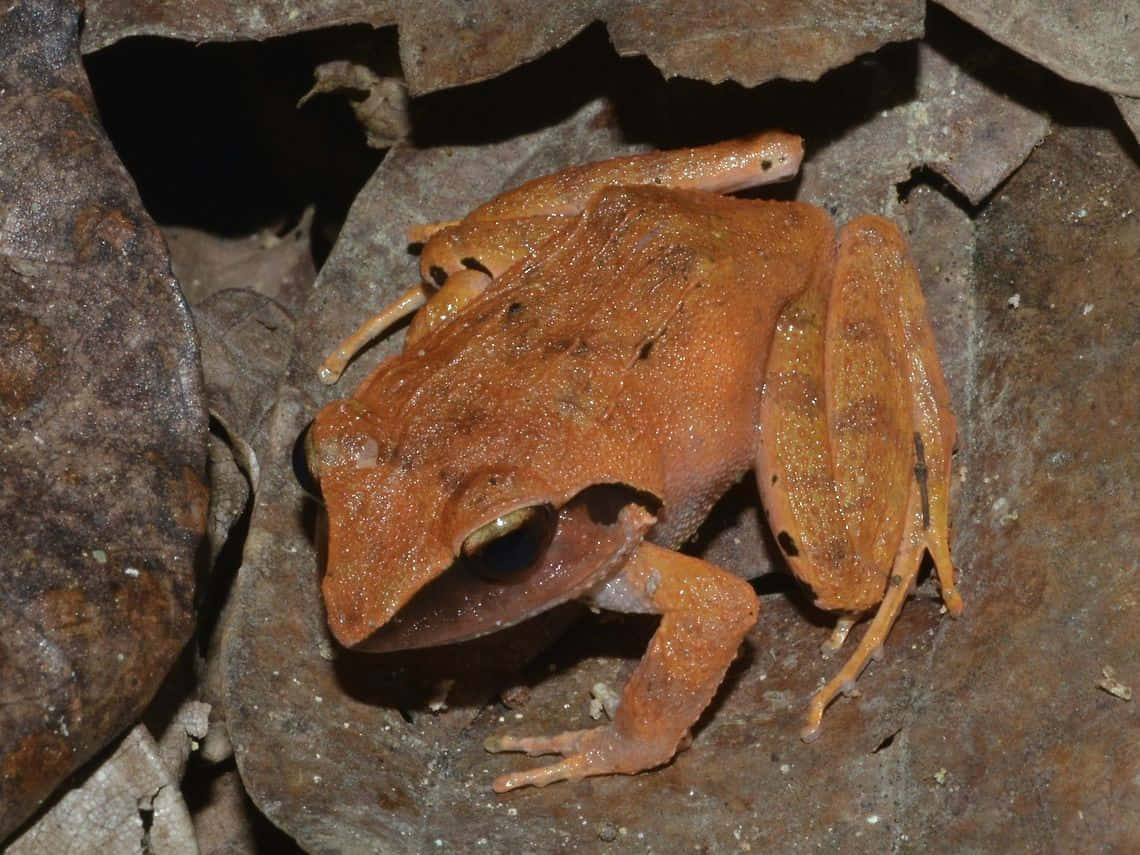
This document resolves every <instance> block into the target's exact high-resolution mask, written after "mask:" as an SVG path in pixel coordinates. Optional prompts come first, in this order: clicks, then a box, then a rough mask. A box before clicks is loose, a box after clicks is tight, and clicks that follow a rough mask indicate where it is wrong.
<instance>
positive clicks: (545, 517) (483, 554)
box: [462, 505, 556, 582]
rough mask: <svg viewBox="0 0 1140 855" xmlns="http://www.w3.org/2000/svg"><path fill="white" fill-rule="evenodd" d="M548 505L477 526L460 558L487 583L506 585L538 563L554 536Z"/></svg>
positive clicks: (520, 509)
mask: <svg viewBox="0 0 1140 855" xmlns="http://www.w3.org/2000/svg"><path fill="white" fill-rule="evenodd" d="M555 521H556V515H555V513H554V509H553V508H551V507H550V506H549V505H531V506H530V507H526V508H519V509H517V510H514V511H511V512H510V513H507V514H503V516H501V517H498V518H497V519H494V520H492V521H491V522H489V523H487V524H486V525H483V526H480V527H479V528H477V529H475V531H473V532H471V534H469V535H467V537H466V539H465V540H464V541H463V547H462V555H463V558H464V559H466V560H467V561H468V563H469V564H470V565H472V566H473V568H474V569H475V571H476V572H477V573H478V574H479V575H480V576H482V577H483V578H485V579H487V580H488V581H499V582H502V581H509V580H510V578H511V577H512V576H514V575H516V574H518V573H520V572H521V571H523V570H526V569H527V568H529V567H531V566H532V565H533V564H534V563H535V561H537V560H538V559H539V557H540V556H541V555H542V553H543V552H544V551H545V550H546V547H547V546H548V545H549V544H550V540H551V538H552V537H553V536H554V524H555Z"/></svg>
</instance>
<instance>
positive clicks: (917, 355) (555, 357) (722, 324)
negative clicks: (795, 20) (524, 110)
mask: <svg viewBox="0 0 1140 855" xmlns="http://www.w3.org/2000/svg"><path fill="white" fill-rule="evenodd" d="M802 158H803V142H802V140H801V139H800V138H799V137H798V136H796V135H794V134H790V133H787V132H783V131H767V132H763V133H760V134H756V135H753V136H751V137H746V138H741V139H735V140H728V141H723V142H719V143H714V144H711V145H706V146H697V147H692V148H684V149H672V150H664V151H655V152H648V153H644V154H638V155H629V156H625V157H620V158H615V159H611V160H606V161H600V162H596V163H590V164H584V165H578V166H573V167H569V168H567V169H564V170H562V171H560V172H557V173H554V174H552V175H548V176H544V177H541V178H537V179H534V180H532V181H530V182H527V183H525V184H522V185H521V186H519V187H517V188H515V189H513V190H509V191H507V192H505V193H503V194H501V195H499V196H496V197H495V198H493V199H492V200H490V201H488V202H486V203H484V204H483V205H481V206H479V207H477V208H476V209H475V210H473V211H472V212H470V213H469V214H467V215H466V216H465V217H463V218H461V219H459V220H453V221H447V222H439V223H431V224H427V225H421V226H413V227H412V228H411V229H409V230H408V239H409V241H411V242H413V243H419V244H421V245H422V251H421V254H420V261H419V267H420V271H419V272H420V276H419V280H420V281H418V282H417V283H416V284H415V285H414V286H413V287H412V288H410V289H409V290H407V291H405V292H404V293H403V294H401V295H400V296H399V297H398V298H397V299H396V300H395V301H393V302H392V303H391V304H390V305H388V306H386V307H384V308H383V309H381V310H380V311H379V312H377V313H376V314H375V315H373V316H372V317H370V318H369V319H367V320H366V321H365V322H364V323H363V324H362V325H361V326H360V328H359V329H358V330H357V331H356V332H355V333H353V334H352V335H350V336H349V337H348V338H346V339H345V340H344V342H343V343H342V344H341V345H340V346H339V347H338V348H337V349H336V350H334V351H333V352H332V353H331V354H329V356H328V358H327V359H326V360H325V362H324V363H323V364H322V365H321V367H320V372H319V373H320V376H321V379H322V380H324V381H325V382H326V383H335V382H336V381H337V379H338V378H339V376H340V375H341V373H342V372H343V371H344V369H345V366H346V365H347V364H348V362H349V360H351V359H352V358H354V357H355V355H356V354H357V353H358V352H360V351H361V350H362V349H364V348H365V347H366V346H367V344H368V342H369V341H370V340H372V339H373V338H375V337H377V336H378V335H380V334H382V333H383V332H384V331H385V330H386V329H388V328H389V327H390V326H391V325H393V324H394V323H395V322H396V321H398V320H400V319H403V318H407V317H409V316H411V320H410V323H409V324H408V326H407V329H406V337H405V343H404V347H403V350H402V351H401V352H399V353H396V354H394V355H392V356H390V357H389V358H388V359H386V360H384V361H382V362H380V364H378V365H377V366H376V367H375V368H374V369H373V370H372V371H371V373H369V374H368V375H367V377H366V378H365V379H364V380H363V382H361V383H360V385H359V386H358V387H357V388H356V389H355V391H353V392H352V393H351V394H350V395H349V396H348V397H345V398H341V399H338V400H335V401H332V402H331V403H328V404H326V405H325V406H324V407H323V408H321V409H320V410H319V412H318V413H317V415H316V416H315V418H314V420H313V422H312V423H311V425H310V428H309V431H308V434H307V438H306V443H305V446H306V452H307V457H308V463H309V468H310V470H311V472H312V474H313V476H314V477H315V478H316V480H317V482H318V483H319V488H320V491H321V493H322V496H323V502H324V508H325V513H326V515H327V526H326V530H327V536H326V542H325V555H326V557H325V568H324V576H323V579H322V583H321V586H322V592H323V598H324V603H325V608H326V612H327V619H328V626H329V629H330V631H331V633H332V635H333V636H334V637H335V639H336V640H337V641H338V642H339V643H340V644H341V645H343V646H344V647H346V648H352V649H356V650H365V651H374V652H378V653H383V652H390V651H397V650H407V649H414V648H422V647H434V646H438V645H448V644H456V643H460V642H463V641H466V640H469V639H473V638H476V637H479V636H482V635H486V634H489V633H492V632H496V631H499V630H501V629H504V628H506V627H509V626H513V625H515V624H518V623H520V622H522V621H525V620H528V619H530V618H533V617H535V616H537V615H539V614H541V613H543V612H545V611H547V610H550V609H552V608H554V607H556V606H559V605H562V604H564V603H568V602H570V601H582V602H585V603H587V604H588V605H589V606H590V607H592V608H595V609H602V610H610V611H616V612H623V613H643V614H653V615H657V616H659V623H658V625H657V628H656V630H655V632H654V634H653V636H652V638H651V639H650V641H649V643H648V647H647V649H646V652H645V654H644V656H643V658H642V659H641V660H640V661H639V663H638V664H637V665H636V667H635V668H634V670H633V672H632V674H631V676H630V678H629V680H628V683H627V684H626V685H625V687H624V689H623V691H622V693H621V697H620V703H619V704H618V707H617V710H616V712H615V713H614V715H613V718H612V719H611V720H610V721H608V722H607V723H605V724H603V725H599V726H596V727H591V728H587V729H584V730H568V731H566V732H563V733H559V734H556V735H552V736H536V735H522V736H520V735H513V734H503V735H499V736H495V737H492V738H490V739H488V740H487V742H486V743H485V748H486V749H487V750H488V751H491V752H522V753H526V754H527V755H531V756H543V755H556V759H555V760H554V761H553V762H548V763H547V764H546V765H541V766H537V767H534V768H528V769H519V770H516V771H511V772H507V773H506V774H503V775H501V776H499V777H498V778H496V779H495V781H494V782H493V788H494V789H495V790H496V791H497V792H501V793H502V792H507V791H510V790H514V789H516V788H520V787H525V786H545V785H547V784H551V783H554V782H557V781H576V780H579V779H582V778H584V777H587V776H594V775H610V774H635V773H639V772H643V771H646V770H651V769H655V768H657V767H660V766H663V765H665V764H667V763H669V762H670V761H672V759H673V758H674V756H675V755H676V754H677V753H678V752H679V751H681V750H683V749H685V748H687V747H688V746H689V744H690V742H691V730H692V727H693V725H694V723H695V722H696V721H697V719H698V718H699V717H700V715H701V714H702V712H703V711H704V710H705V709H706V707H707V706H708V705H709V704H710V702H711V701H712V699H713V697H714V695H715V694H716V692H717V690H718V687H719V686H720V684H721V682H722V680H723V679H724V676H725V674H726V672H727V670H728V668H729V666H730V664H731V663H732V662H733V660H734V659H735V658H736V656H737V654H738V651H739V649H740V647H741V645H742V644H743V643H744V642H745V638H746V636H747V635H748V633H749V631H750V630H751V629H752V627H753V626H754V625H755V623H756V622H757V620H758V615H759V600H758V597H757V595H756V593H755V590H754V588H753V587H752V586H751V585H750V584H749V583H748V582H746V581H745V580H744V579H743V578H741V577H740V576H738V575H736V574H734V573H732V572H730V571H729V570H726V569H724V568H721V567H718V566H716V565H714V564H713V563H711V562H709V561H707V560H705V559H704V558H702V557H700V556H697V555H691V554H687V553H685V552H683V551H681V547H682V546H683V545H684V544H685V543H686V541H687V540H688V539H689V538H690V537H691V536H692V535H693V534H694V532H696V531H697V529H698V527H699V526H700V525H701V523H702V521H703V520H704V519H705V517H706V516H707V515H708V513H709V512H710V509H711V508H712V507H713V505H714V504H715V503H716V502H717V501H718V499H719V498H720V497H721V496H722V495H723V494H724V493H725V491H726V490H728V489H729V488H730V487H731V486H732V485H733V484H734V483H736V482H737V481H739V480H740V479H741V478H742V477H744V476H746V475H747V474H748V473H749V472H750V471H751V472H752V473H753V474H754V477H755V478H756V481H757V484H758V487H759V494H760V497H761V502H762V505H763V509H764V514H765V516H766V520H767V524H768V525H769V527H770V528H771V531H772V533H773V535H774V538H775V543H776V544H777V545H778V549H779V552H780V554H781V557H782V559H783V562H784V563H786V565H787V568H788V569H790V571H791V572H792V574H793V575H794V576H795V578H796V579H797V580H798V581H799V583H801V585H802V586H803V588H804V590H806V591H807V592H808V593H809V595H810V596H811V598H812V601H813V602H814V604H815V605H816V606H818V607H819V608H821V609H823V610H826V611H828V612H831V613H834V614H835V615H836V616H837V620H836V624H835V628H834V631H833V632H832V633H831V635H830V636H829V637H828V639H827V640H826V641H825V642H824V643H823V647H824V649H825V651H828V652H834V651H836V650H839V649H840V648H841V647H842V646H843V645H844V643H845V639H846V637H847V634H848V633H849V631H850V630H851V628H852V627H853V626H854V625H855V624H856V623H857V622H859V621H863V620H866V621H867V628H866V630H865V632H864V634H863V636H862V638H861V639H860V641H859V643H858V644H857V645H856V646H855V649H854V650H853V651H852V652H851V654H850V656H849V657H848V658H847V660H846V662H845V663H844V664H843V665H842V667H840V668H839V669H838V671H837V672H836V673H835V674H834V676H832V677H831V679H829V680H827V681H826V682H825V683H824V684H823V685H822V686H821V687H820V688H819V689H818V690H817V691H816V692H815V693H814V695H813V696H812V697H811V699H810V700H809V702H808V706H807V715H806V722H805V724H804V727H803V729H802V731H801V736H802V737H803V738H804V739H805V740H811V739H813V738H814V737H815V736H816V735H817V734H818V733H819V730H820V725H821V722H822V718H823V714H824V710H825V708H826V707H827V706H828V705H829V704H830V703H831V702H832V701H833V700H835V699H836V698H837V697H838V696H840V695H849V694H852V693H854V691H855V688H854V687H855V681H856V679H857V678H858V677H859V676H860V674H861V673H862V672H863V670H864V668H865V667H866V665H867V664H868V662H869V661H870V660H871V659H873V658H879V657H880V656H881V654H882V649H883V644H884V641H885V639H886V637H887V635H888V633H889V631H890V629H891V627H892V625H893V624H894V622H895V620H896V618H897V617H898V615H899V613H900V610H901V608H902V606H903V603H904V601H905V600H906V598H907V596H908V595H909V593H910V592H911V591H912V589H913V588H914V587H915V584H916V579H917V576H918V574H919V568H920V566H921V565H922V563H923V561H924V560H925V559H926V557H927V556H929V558H930V559H931V561H932V563H933V566H934V571H935V573H936V575H937V580H938V584H939V587H940V592H941V597H942V601H943V603H944V606H945V610H946V611H948V612H949V613H950V614H951V615H952V616H955V617H956V616H958V615H959V614H960V613H961V611H962V608H963V601H962V598H961V596H960V594H959V592H958V590H957V587H956V586H955V581H954V567H953V564H952V562H951V558H950V551H949V510H948V506H949V491H950V481H951V477H950V475H951V456H952V454H953V451H954V442H955V431H956V426H955V419H954V415H953V412H952V410H951V406H950V400H949V395H948V392H947V389H946V384H945V380H944V378H943V374H942V369H941V365H940V361H939V358H938V354H937V350H936V347H935V341H934V336H933V332H932V327H931V322H930V320H929V317H928V314H927V311H926V307H925V302H924V298H923V294H922V289H921V285H920V282H919V277H918V272H917V269H916V267H915V264H914V262H913V261H912V260H911V257H910V254H909V250H908V247H907V243H906V241H905V239H904V237H903V235H902V233H901V232H900V230H899V228H898V227H897V226H895V225H894V224H893V223H892V222H890V221H889V220H887V219H885V218H882V217H878V216H874V215H864V216H861V217H858V218H856V219H854V220H852V221H851V222H849V223H847V224H846V225H843V226H842V227H837V226H836V225H835V224H834V223H833V221H832V219H831V217H830V216H829V214H828V213H827V212H825V211H824V210H822V209H821V208H819V207H816V206H814V205H811V204H808V203H805V202H800V201H783V200H773V199H765V198H756V197H755V196H756V194H751V196H749V195H748V194H745V195H739V191H743V190H747V189H749V188H752V187H756V186H759V185H762V184H767V183H771V182H775V181H782V180H787V179H790V178H792V177H794V176H795V175H796V174H797V172H798V170H799V167H800V164H801V161H802Z"/></svg>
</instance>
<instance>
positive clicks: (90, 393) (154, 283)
mask: <svg viewBox="0 0 1140 855" xmlns="http://www.w3.org/2000/svg"><path fill="white" fill-rule="evenodd" d="M78 23H79V10H78V9H77V8H76V7H75V6H73V5H72V4H71V3H69V2H62V0H19V2H15V3H9V4H6V6H5V7H3V8H0V90H2V91H3V97H0V211H2V212H3V215H2V216H0V307H2V308H0V336H2V337H3V340H4V344H3V346H2V347H0V413H2V414H3V415H4V418H5V426H6V427H5V433H4V441H3V443H2V444H0V519H2V520H3V527H4V532H5V545H6V546H7V549H6V550H5V553H6V557H5V564H4V569H3V571H2V572H0V639H2V642H0V733H2V734H3V739H2V740H0V837H2V836H3V835H4V834H6V833H7V832H9V831H11V830H12V829H13V828H14V827H15V826H16V825H18V824H19V823H20V822H21V821H22V820H23V819H24V818H25V817H27V816H28V814H29V813H31V811H32V810H33V809H34V808H35V807H36V805H37V804H39V803H40V802H41V801H42V800H43V799H44V798H45V797H46V796H47V795H48V794H49V793H50V792H51V790H52V789H53V788H54V787H55V786H56V784H58V783H59V781H60V780H62V779H63V777H64V776H65V775H66V774H67V773H69V772H70V771H72V770H73V769H75V768H76V767H77V766H79V765H80V764H81V763H83V762H85V761H86V760H87V759H88V758H90V757H91V756H92V755H93V754H94V753H95V752H96V751H98V750H99V749H100V748H102V747H103V746H104V745H105V744H106V743H107V742H108V741H109V740H111V739H112V738H114V737H115V736H116V735H117V734H119V733H121V732H122V731H123V730H124V729H125V728H126V727H127V726H129V725H130V724H131V722H132V721H134V720H135V718H136V717H137V716H138V714H139V712H140V711H141V710H142V709H143V707H144V706H145V705H146V704H147V702H148V701H149V700H150V698H151V696H152V695H153V694H154V692H155V689H156V687H157V686H158V684H159V682H160V681H161V679H162V677H163V675H164V674H165V673H166V671H167V670H168V668H169V666H170V665H171V663H172V662H173V661H174V658H175V656H176V655H177V654H178V652H179V651H180V650H181V649H182V646H183V644H185V642H186V640H187V638H188V637H189V635H190V631H191V629H192V621H193V596H194V568H193V559H194V555H195V551H196V548H197V545H198V541H199V538H200V536H201V533H202V531H203V528H204V524H205V514H206V488H205V485H204V484H203V480H202V479H203V476H204V466H203V464H204V460H205V411H204V408H203V404H202V390H201V383H200V378H199V374H198V365H197V349H196V345H195V339H194V331H193V327H192V325H191V322H190V319H189V315H188V313H187V310H186V306H185V303H184V301H183V299H182V295H181V294H180V292H179V290H178V287H177V284H176V283H175V282H174V280H173V279H172V277H171V276H170V271H169V261H168V259H167V255H166V250H165V247H164V245H163V242H162V238H161V237H160V235H159V233H158V231H157V229H156V228H155V226H154V224H153V223H152V222H151V221H150V218H149V217H148V216H147V214H146V212H145V211H144V210H143V209H142V205H141V204H140V202H139V200H138V197H137V194H136V192H135V189H134V185H133V184H132V183H131V181H130V179H129V178H128V177H127V175H126V174H125V172H124V171H123V168H122V166H121V165H120V164H119V162H118V160H117V158H116V156H115V153H114V150H113V149H112V147H111V145H110V143H109V142H108V141H107V139H106V138H105V137H104V135H103V131H102V129H101V128H100V126H99V124H98V120H97V118H96V115H95V107H94V103H93V100H92V97H91V92H90V90H89V88H88V85H87V80H86V77H85V76H84V73H83V68H82V65H81V64H80V60H79V53H78V32H77V28H78Z"/></svg>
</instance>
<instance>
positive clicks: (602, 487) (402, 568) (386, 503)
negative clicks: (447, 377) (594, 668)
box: [307, 399, 657, 651]
mask: <svg viewBox="0 0 1140 855" xmlns="http://www.w3.org/2000/svg"><path fill="white" fill-rule="evenodd" d="M452 439H454V437H453V438H452ZM413 446H414V444H411V443H408V442H406V441H405V442H401V441H399V440H398V439H396V438H394V437H393V436H392V435H391V431H390V430H387V429H386V428H385V426H384V425H383V424H382V420H380V419H379V418H377V417H376V416H375V415H374V414H373V413H371V412H370V411H369V410H367V409H366V408H365V407H364V406H363V405H361V404H360V403H359V402H357V401H355V400H351V399H349V400H343V401H337V402H334V403H333V404H330V405H329V406H328V407H326V408H325V409H324V410H322V411H321V412H320V413H319V414H318V416H317V418H316V419H315V420H314V423H313V425H312V427H311V428H310V431H309V436H308V438H307V456H308V460H309V466H310V469H311V470H312V472H313V474H314V476H315V477H316V478H317V479H318V480H319V482H320V486H321V492H322V494H323V496H324V500H325V507H326V510H327V513H328V542H327V568H326V572H325V576H324V581H323V586H322V587H323V592H324V598H325V604H326V607H327V609H328V619H329V626H330V628H331V629H332V632H333V634H334V635H335V636H336V638H337V640H338V641H340V642H341V643H342V644H344V645H346V646H350V647H357V648H360V649H365V650H374V651H388V650H401V649H408V648H415V647H429V646H434V645H438V644H447V643H451V642H457V641H463V640H466V639H469V638H474V637H477V636H480V635H485V634H487V633H490V632H494V631H497V630H499V629H502V628H505V627H507V626H510V625H512V624H515V623H518V622H520V621H522V620H525V619H526V618H528V617H531V616H532V615H535V614H538V613H539V612H542V611H545V610H547V609H549V608H551V607H553V606H555V605H558V604H559V603H563V602H565V601H567V600H570V599H573V598H575V597H578V596H580V595H582V594H583V593H584V592H586V591H587V590H589V589H590V588H591V587H593V586H595V585H597V584H598V583H599V582H601V581H602V580H604V579H607V578H609V577H610V576H612V575H613V574H614V573H615V572H617V570H619V569H620V568H621V566H622V565H623V564H624V563H625V562H626V560H628V558H629V557H630V555H632V553H633V551H634V550H635V549H636V548H637V546H638V544H640V542H641V540H642V538H643V537H644V535H645V533H646V532H647V531H648V529H649V528H650V527H651V526H652V525H653V523H654V521H655V518H654V516H653V514H652V511H653V509H654V508H655V507H656V505H657V502H656V500H655V499H653V498H652V496H651V494H650V493H648V492H646V491H645V486H648V487H650V488H652V487H653V486H655V485H654V484H649V485H643V486H642V488H641V489H638V488H636V487H633V486H626V485H625V484H623V483H621V482H619V481H613V480H610V478H609V477H608V473H606V472H604V471H593V472H591V471H590V467H589V466H585V467H583V466H570V467H568V466H567V465H565V464H566V461H564V460H563V461H558V460H554V461H550V460H548V459H546V458H548V457H549V455H543V456H542V457H543V461H544V464H545V465H536V464H532V463H527V462H526V461H527V460H533V459H534V455H531V454H528V453H526V451H525V449H516V452H517V453H516V454H514V455H512V454H503V453H495V452H492V451H491V450H490V449H487V448H486V447H485V446H483V447H481V449H479V450H475V449H473V448H472V447H471V445H470V444H465V443H463V442H462V441H459V442H449V441H448V440H447V439H446V438H445V439H443V440H442V441H440V442H438V443H437V444H436V446H435V447H434V448H433V450H432V453H430V454H417V453H415V452H414V450H413ZM480 451H481V453H480ZM585 459H587V460H588V459H589V456H587V457H586V458H585ZM516 461H522V462H516Z"/></svg>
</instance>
